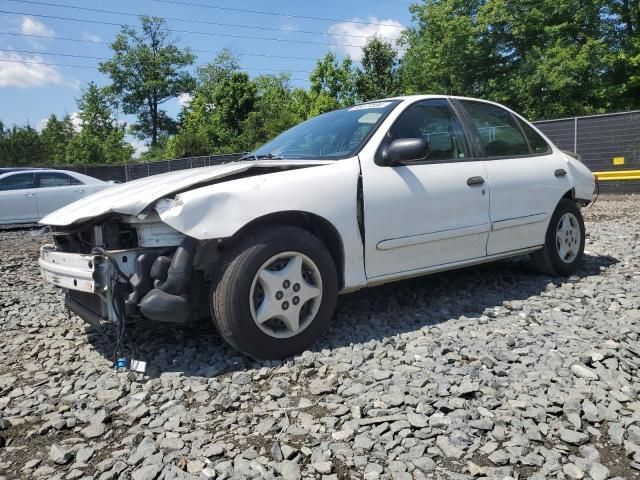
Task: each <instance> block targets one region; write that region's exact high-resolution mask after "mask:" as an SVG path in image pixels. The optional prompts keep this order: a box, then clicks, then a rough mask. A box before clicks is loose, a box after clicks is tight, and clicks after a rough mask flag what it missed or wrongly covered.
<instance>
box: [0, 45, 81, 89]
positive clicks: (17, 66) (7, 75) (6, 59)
mask: <svg viewBox="0 0 640 480" xmlns="http://www.w3.org/2000/svg"><path fill="white" fill-rule="evenodd" d="M44 63H48V62H46V60H44V59H43V58H42V57H40V56H39V55H35V56H31V57H29V56H22V55H20V54H18V53H15V52H1V51H0V88H2V87H19V88H30V87H42V86H44V85H65V86H70V87H73V88H76V89H77V88H79V87H80V82H79V81H78V80H75V79H68V78H65V77H64V75H62V73H61V72H60V71H59V70H58V69H57V68H56V67H54V66H52V65H44Z"/></svg>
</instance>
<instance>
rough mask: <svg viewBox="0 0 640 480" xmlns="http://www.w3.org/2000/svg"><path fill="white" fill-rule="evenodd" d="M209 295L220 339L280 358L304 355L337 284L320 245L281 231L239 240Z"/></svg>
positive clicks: (325, 319) (303, 234)
mask: <svg viewBox="0 0 640 480" xmlns="http://www.w3.org/2000/svg"><path fill="white" fill-rule="evenodd" d="M218 278H219V281H218V282H217V284H216V285H214V287H213V290H212V294H211V305H212V316H213V319H214V323H215V325H216V327H217V328H218V330H219V332H220V334H221V335H222V336H223V337H224V338H225V340H227V342H229V343H230V344H231V345H232V346H234V347H235V348H237V349H238V350H240V351H241V352H243V353H246V354H248V355H250V356H252V357H255V358H260V359H281V358H286V357H290V356H292V355H295V354H298V353H301V352H303V351H304V350H306V349H307V348H308V347H309V346H311V345H312V344H313V343H314V342H315V341H316V340H317V339H318V338H319V337H320V335H321V334H322V333H323V332H324V330H325V329H326V328H327V327H328V325H329V322H330V320H331V316H332V315H333V311H334V308H335V303H336V296H337V289H338V282H337V275H336V269H335V265H334V263H333V260H332V258H331V255H330V254H329V252H328V251H327V249H326V248H325V247H324V245H323V244H322V242H321V241H320V240H319V239H318V238H316V237H315V236H313V235H312V234H311V233H309V232H307V231H306V230H302V229H300V228H295V227H288V226H281V227H272V228H271V229H270V230H261V231H257V232H255V233H253V234H250V235H248V236H246V237H245V238H244V240H243V241H241V242H240V243H239V244H238V245H237V246H236V247H235V248H232V250H231V251H229V252H228V254H227V255H226V256H225V258H224V259H223V261H222V262H221V266H220V272H219V275H218Z"/></svg>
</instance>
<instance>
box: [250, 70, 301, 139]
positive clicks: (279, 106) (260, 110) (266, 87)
mask: <svg viewBox="0 0 640 480" xmlns="http://www.w3.org/2000/svg"><path fill="white" fill-rule="evenodd" d="M254 83H255V85H256V88H257V92H256V101H255V104H254V108H253V110H252V111H251V112H249V113H248V115H247V118H246V119H245V120H244V121H243V122H242V126H241V131H242V133H241V136H240V145H239V146H240V147H241V150H243V151H250V150H253V149H254V148H256V147H258V146H259V145H262V144H263V143H265V142H267V141H268V140H271V139H272V138H274V137H276V136H278V135H279V134H280V133H282V132H283V131H285V130H287V129H289V128H291V127H293V126H294V125H296V124H297V123H300V122H301V121H302V120H304V119H305V118H306V115H304V113H303V112H300V111H299V110H298V108H297V105H296V104H295V101H294V99H293V94H294V90H293V89H292V88H291V84H290V76H289V75H288V74H284V73H283V74H280V75H262V76H260V77H257V78H256V79H255V80H254Z"/></svg>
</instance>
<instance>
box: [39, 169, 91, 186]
mask: <svg viewBox="0 0 640 480" xmlns="http://www.w3.org/2000/svg"><path fill="white" fill-rule="evenodd" d="M38 176H39V177H40V182H39V187H40V188H47V187H65V186H69V185H82V182H80V181H78V180H77V179H75V178H73V177H71V176H69V175H67V174H66V173H58V172H46V173H40V174H38Z"/></svg>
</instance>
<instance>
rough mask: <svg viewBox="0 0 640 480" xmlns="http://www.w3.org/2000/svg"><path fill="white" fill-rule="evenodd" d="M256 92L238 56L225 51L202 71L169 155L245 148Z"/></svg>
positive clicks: (169, 148)
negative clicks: (245, 125) (245, 127)
mask: <svg viewBox="0 0 640 480" xmlns="http://www.w3.org/2000/svg"><path fill="white" fill-rule="evenodd" d="M256 93H257V86H256V84H255V83H254V82H252V81H251V80H250V79H249V76H248V75H247V74H246V73H244V72H241V71H240V69H239V66H238V62H237V59H236V58H235V56H234V55H233V54H232V53H231V52H230V51H228V50H223V51H222V52H221V53H220V54H218V55H217V56H216V57H215V58H214V60H213V61H212V62H211V63H209V64H207V65H205V66H204V67H202V68H200V69H199V70H198V85H197V87H196V89H195V90H194V92H193V97H192V99H191V102H190V103H189V105H188V106H187V107H185V108H184V109H183V111H182V112H181V114H180V117H181V125H180V131H179V133H178V134H177V135H175V136H174V137H172V138H171V139H170V140H169V142H168V145H167V152H166V153H167V156H170V157H174V158H175V157H181V156H193V155H207V154H210V153H229V152H234V151H242V150H243V149H244V145H243V140H242V127H243V122H244V121H245V119H246V118H247V116H248V115H249V113H250V112H251V111H252V110H253V108H254V104H255V101H256Z"/></svg>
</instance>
